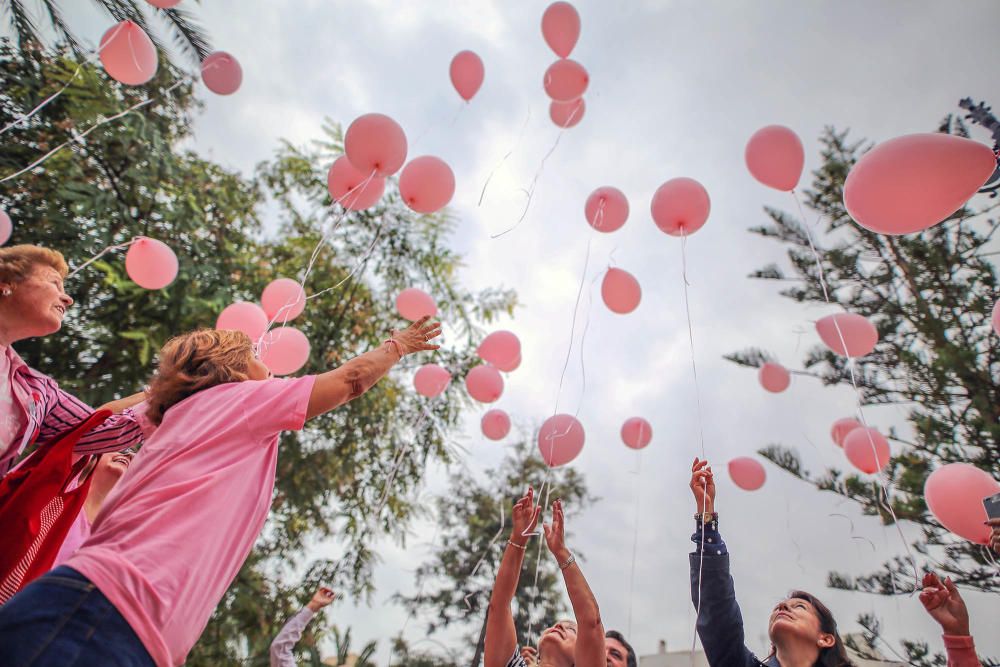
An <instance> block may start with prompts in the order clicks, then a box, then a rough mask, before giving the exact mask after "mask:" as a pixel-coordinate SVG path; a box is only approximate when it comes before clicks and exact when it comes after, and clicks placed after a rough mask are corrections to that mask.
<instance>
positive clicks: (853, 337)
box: [816, 313, 878, 357]
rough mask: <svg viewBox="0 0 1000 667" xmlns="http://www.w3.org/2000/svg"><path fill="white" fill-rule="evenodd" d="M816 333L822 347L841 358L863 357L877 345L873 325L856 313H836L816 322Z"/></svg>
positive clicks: (876, 334)
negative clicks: (824, 346)
mask: <svg viewBox="0 0 1000 667" xmlns="http://www.w3.org/2000/svg"><path fill="white" fill-rule="evenodd" d="M816 332H817V333H819V337H820V339H821V340H822V341H823V344H824V345H826V346H827V347H828V348H830V349H831V350H833V351H834V352H836V353H837V354H839V355H840V356H842V357H863V356H865V355H866V354H868V353H869V352H871V351H872V350H874V349H875V344H876V343H878V330H876V329H875V325H874V324H872V323H871V322H869V321H868V320H867V319H865V318H864V317H862V316H861V315H858V314H857V313H836V314H835V315H827V316H826V317H824V318H821V319H819V320H816ZM845 345H846V347H845Z"/></svg>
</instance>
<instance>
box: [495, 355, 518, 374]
mask: <svg viewBox="0 0 1000 667" xmlns="http://www.w3.org/2000/svg"><path fill="white" fill-rule="evenodd" d="M493 365H494V366H495V367H496V369H497V370H499V371H503V372H504V373H513V372H514V371H516V370H517V369H518V368H520V366H521V353H520V352H518V354H517V357H516V358H515V359H512V360H511V361H510V362H509V363H503V364H493Z"/></svg>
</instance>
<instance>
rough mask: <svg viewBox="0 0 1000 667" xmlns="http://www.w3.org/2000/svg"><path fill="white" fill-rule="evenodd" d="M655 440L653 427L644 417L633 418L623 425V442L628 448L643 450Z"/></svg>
mask: <svg viewBox="0 0 1000 667" xmlns="http://www.w3.org/2000/svg"><path fill="white" fill-rule="evenodd" d="M652 439H653V427H652V426H650V425H649V422H648V421H646V420H645V419H643V418H642V417H632V418H631V419H627V420H625V423H624V424H622V442H624V443H625V446H626V447H630V448H632V449H642V448H643V447H645V446H646V445H648V444H649V442H650V441H651V440H652Z"/></svg>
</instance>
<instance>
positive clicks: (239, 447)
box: [0, 317, 441, 667]
mask: <svg viewBox="0 0 1000 667" xmlns="http://www.w3.org/2000/svg"><path fill="white" fill-rule="evenodd" d="M427 320H428V318H426V317H425V318H423V319H421V320H419V321H417V322H415V323H414V324H413V325H411V326H410V327H409V328H408V329H406V330H405V331H403V332H401V333H397V334H395V335H394V336H393V337H392V338H390V339H389V340H387V341H386V342H385V343H384V344H383V345H381V346H380V347H379V348H377V349H375V350H372V351H371V352H367V353H365V354H362V355H361V356H359V357H356V358H354V359H352V360H351V361H348V362H347V363H346V364H344V365H343V366H341V367H340V368H337V369H335V370H332V371H328V372H326V373H323V374H321V375H315V376H312V375H310V376H305V377H300V378H289V379H275V378H272V377H270V373H269V372H268V370H267V367H266V366H264V364H262V363H261V362H260V361H259V360H257V359H256V358H255V356H254V351H253V346H252V343H251V341H250V339H249V338H248V337H247V336H246V335H245V334H243V333H240V332H236V331H216V330H199V331H195V332H193V333H189V334H186V335H183V336H179V337H177V338H174V339H173V340H171V341H169V342H168V343H167V344H166V345H165V346H164V348H163V350H162V351H161V352H160V366H159V370H158V371H157V374H156V376H155V377H154V378H153V380H152V383H151V386H150V389H149V397H148V403H149V408H148V410H147V413H146V415H147V418H148V419H149V420H150V421H151V422H152V423H153V424H154V425H157V426H158V428H157V430H156V432H155V433H154V434H153V435H152V436H151V437H150V438H149V439H148V440H147V441H146V444H145V445H144V446H143V448H142V450H141V451H140V452H139V454H138V455H137V456H136V457H135V460H134V461H133V462H132V465H131V466H130V470H129V473H128V475H126V476H124V477H123V478H122V480H121V481H120V482H119V483H118V485H117V486H116V487H115V489H114V490H113V491H112V492H111V493H110V494H109V495H108V497H107V499H106V500H105V502H104V506H103V507H102V509H101V511H100V513H99V514H98V515H97V518H96V520H95V521H94V525H93V528H92V533H91V535H90V537H89V538H88V539H87V541H86V542H84V544H83V546H81V547H80V549H79V550H78V551H77V552H76V554H74V555H73V556H72V557H71V558H70V559H69V560H68V561H67V562H66V564H65V565H63V566H61V567H58V568H56V569H55V570H53V571H52V572H50V573H49V574H46V575H45V576H43V577H41V578H40V579H38V580H36V581H35V582H33V583H31V584H29V585H28V586H27V587H25V589H24V590H23V591H21V592H20V593H19V594H17V595H15V596H14V597H13V598H12V599H11V600H10V601H9V602H8V603H7V604H6V605H4V606H3V607H0V646H2V647H3V651H4V653H5V656H4V658H5V660H7V661H8V662H7V664H11V665H29V664H34V665H49V664H64V662H65V657H66V656H67V655H72V656H74V660H75V661H74V662H73V664H74V665H76V666H77V667H86V666H89V665H95V666H96V665H101V666H104V665H141V666H147V665H152V664H155V665H158V666H160V667H166V666H169V665H180V664H183V662H184V660H185V658H186V657H187V654H188V652H189V651H190V650H191V647H192V646H193V645H194V643H195V642H196V641H197V640H198V637H199V636H200V635H201V633H202V631H203V630H204V629H205V625H206V624H207V623H208V619H209V617H210V616H211V615H212V611H213V610H214V609H215V607H216V605H217V604H218V603H219V600H221V599H222V596H223V594H224V593H225V591H226V589H227V588H228V587H229V584H230V583H231V582H232V581H233V579H234V578H235V576H236V574H237V572H238V571H239V569H240V567H241V566H242V564H243V562H244V561H245V560H246V558H247V556H248V555H249V553H250V550H251V549H252V548H253V545H254V542H255V541H256V539H257V536H258V535H259V534H260V531H261V529H262V528H263V526H264V521H265V519H266V518H267V513H268V510H269V508H270V505H271V496H272V492H273V489H274V475H275V468H276V465H277V456H278V435H279V434H280V433H281V431H285V430H299V429H301V428H302V427H303V426H304V424H305V421H306V420H307V419H311V418H313V417H316V416H317V415H321V414H323V413H325V412H328V411H330V410H333V409H334V408H337V407H339V406H341V405H343V404H344V403H346V402H348V401H350V400H352V399H354V398H357V397H358V396H360V395H361V394H363V393H364V392H366V391H368V390H369V389H370V388H371V387H372V386H373V385H374V384H375V383H376V382H378V381H379V380H380V379H381V378H382V377H383V376H384V375H385V374H386V373H388V372H389V370H390V369H391V368H392V367H393V366H394V365H395V364H396V363H397V362H398V361H399V360H400V359H401V358H402V357H403V356H405V355H407V354H412V353H415V352H420V351H424V350H436V349H437V348H438V346H436V345H431V344H430V343H429V342H428V341H430V340H432V339H434V338H435V337H437V336H438V335H439V334H440V333H441V328H440V324H436V323H435V324H428V321H427Z"/></svg>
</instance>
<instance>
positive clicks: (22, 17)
mask: <svg viewBox="0 0 1000 667" xmlns="http://www.w3.org/2000/svg"><path fill="white" fill-rule="evenodd" d="M3 6H4V7H6V8H7V9H9V10H10V26H11V28H13V29H14V36H15V38H16V39H17V43H18V45H19V46H20V48H21V49H22V50H23V49H24V47H25V43H26V42H30V41H34V42H38V43H39V44H41V42H42V39H41V36H40V35H39V34H38V27H37V26H36V25H35V22H34V20H32V18H31V14H29V13H28V10H27V9H26V8H25V6H24V3H23V2H21V0H3Z"/></svg>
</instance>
